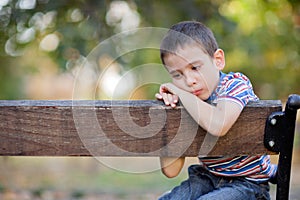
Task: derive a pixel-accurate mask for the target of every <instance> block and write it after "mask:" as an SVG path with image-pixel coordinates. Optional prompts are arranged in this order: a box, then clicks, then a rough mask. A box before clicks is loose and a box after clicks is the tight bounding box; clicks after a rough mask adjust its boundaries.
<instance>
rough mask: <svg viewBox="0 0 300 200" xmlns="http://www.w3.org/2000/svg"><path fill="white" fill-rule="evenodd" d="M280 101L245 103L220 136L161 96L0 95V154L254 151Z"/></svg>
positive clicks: (258, 150) (228, 153) (261, 150)
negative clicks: (65, 97) (11, 97)
mask: <svg viewBox="0 0 300 200" xmlns="http://www.w3.org/2000/svg"><path fill="white" fill-rule="evenodd" d="M281 109H282V108H281V102H280V101H276V100H268V101H267V100H265V101H258V102H251V103H249V104H248V105H247V106H246V107H245V109H244V110H243V112H242V113H241V116H240V117H239V119H238V120H237V122H236V123H235V124H234V126H233V127H232V128H231V129H230V131H229V132H228V133H227V134H226V135H225V136H224V137H221V138H215V137H212V136H210V134H209V133H207V132H206V131H204V130H203V129H202V128H200V127H199V126H198V125H197V124H196V123H195V122H194V121H193V120H192V119H191V117H190V116H189V115H188V114H187V112H186V110H185V109H184V108H183V107H182V106H178V107H177V108H176V109H172V108H168V107H165V106H164V105H163V104H162V103H161V102H159V101H154V100H153V101H152V100H137V101H131V100H130V101H102V100H101V101H90V100H82V101H80V100H78V101H71V100H69V101H39V100H13V101H10V100H2V101H0V155H2V156H198V155H210V156H216V155H226V156H231V155H246V154H247V155H256V154H261V153H272V152H268V151H267V150H266V149H265V147H264V145H263V135H264V127H265V121H266V118H267V117H268V116H269V115H270V114H271V113H272V112H274V111H281Z"/></svg>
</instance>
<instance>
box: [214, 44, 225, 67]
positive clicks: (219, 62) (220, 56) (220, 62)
mask: <svg viewBox="0 0 300 200" xmlns="http://www.w3.org/2000/svg"><path fill="white" fill-rule="evenodd" d="M214 62H215V65H216V67H217V68H218V70H223V69H224V67H225V54H224V51H223V50H222V49H217V50H216V51H215V53H214Z"/></svg>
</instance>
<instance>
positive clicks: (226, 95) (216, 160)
mask: <svg viewBox="0 0 300 200" xmlns="http://www.w3.org/2000/svg"><path fill="white" fill-rule="evenodd" d="M223 100H226V101H233V102H236V103H237V104H238V105H240V106H241V108H244V107H245V105H246V104H247V103H248V102H249V101H257V100H258V97H257V96H256V95H255V94H254V92H253V87H252V84H251V82H250V80H249V79H248V78H247V77H246V76H245V75H243V74H242V73H233V72H230V73H228V74H225V73H223V72H221V73H220V82H219V85H218V86H217V88H216V90H215V91H214V92H213V93H212V95H211V96H210V98H209V99H208V100H207V101H208V103H214V104H217V103H218V101H223ZM199 160H200V161H201V162H202V163H203V165H204V166H205V167H206V168H207V169H208V170H209V171H210V172H211V173H213V174H215V175H218V176H227V177H245V178H246V179H248V180H250V181H254V182H257V183H260V182H265V181H268V180H269V179H270V177H273V176H275V173H276V170H277V166H276V165H273V164H271V163H270V156H269V155H258V156H236V157H233V158H225V157H199Z"/></svg>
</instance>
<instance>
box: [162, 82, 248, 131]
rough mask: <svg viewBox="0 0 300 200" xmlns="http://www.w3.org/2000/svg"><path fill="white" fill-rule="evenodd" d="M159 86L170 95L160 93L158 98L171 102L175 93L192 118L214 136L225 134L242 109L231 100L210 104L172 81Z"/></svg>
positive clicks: (174, 97)
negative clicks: (214, 104)
mask: <svg viewBox="0 0 300 200" xmlns="http://www.w3.org/2000/svg"><path fill="white" fill-rule="evenodd" d="M161 87H163V90H164V91H169V92H170V93H171V95H167V96H165V97H163V95H162V96H161V98H160V99H163V100H164V101H165V102H173V99H175V100H176V95H177V96H178V97H179V98H180V100H181V102H182V104H183V106H184V107H185V109H186V110H187V111H188V113H189V114H190V115H191V116H192V118H193V119H194V120H195V121H196V122H197V123H198V124H199V125H200V126H201V127H202V128H204V129H205V130H206V131H208V132H209V133H210V134H212V135H214V136H223V135H225V134H226V133H227V131H228V130H229V129H230V128H231V126H232V125H233V124H234V122H235V121H236V120H237V118H238V117H239V115H240V113H241V111H242V107H241V106H240V105H239V104H237V103H235V102H232V101H226V100H223V101H219V102H218V104H217V105H216V106H213V105H210V104H208V103H206V102H204V101H203V100H201V99H199V98H198V97H197V96H195V95H193V94H191V93H189V92H186V91H184V90H182V89H180V88H178V87H176V86H175V85H173V84H172V83H166V84H163V85H162V86H161ZM175 102H176V101H175ZM173 107H174V106H173Z"/></svg>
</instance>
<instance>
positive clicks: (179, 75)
mask: <svg viewBox="0 0 300 200" xmlns="http://www.w3.org/2000/svg"><path fill="white" fill-rule="evenodd" d="M181 76H182V74H180V73H178V72H176V73H172V77H173V78H175V79H179V78H181Z"/></svg>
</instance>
